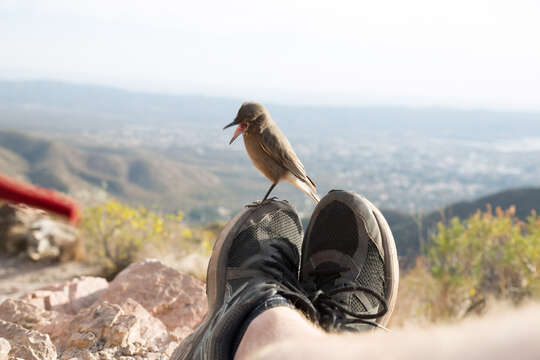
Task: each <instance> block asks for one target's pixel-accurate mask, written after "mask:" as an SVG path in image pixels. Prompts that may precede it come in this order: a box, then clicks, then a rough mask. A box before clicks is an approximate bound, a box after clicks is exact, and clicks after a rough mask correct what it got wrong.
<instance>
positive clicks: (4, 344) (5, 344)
mask: <svg viewBox="0 0 540 360" xmlns="http://www.w3.org/2000/svg"><path fill="white" fill-rule="evenodd" d="M10 350H11V345H9V341H7V340H6V339H4V338H0V360H8V354H9V351H10Z"/></svg>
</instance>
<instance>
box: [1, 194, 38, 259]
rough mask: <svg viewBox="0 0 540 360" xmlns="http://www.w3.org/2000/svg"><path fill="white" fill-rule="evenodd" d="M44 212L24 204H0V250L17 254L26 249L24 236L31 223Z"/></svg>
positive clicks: (25, 236)
mask: <svg viewBox="0 0 540 360" xmlns="http://www.w3.org/2000/svg"><path fill="white" fill-rule="evenodd" d="M45 216H46V213H45V212H44V211H42V210H36V209H33V208H30V207H28V206H25V205H12V204H4V205H2V206H0V250H3V251H5V252H6V253H8V254H12V255H14V254H18V253H20V252H23V251H25V250H26V238H27V234H28V230H29V229H30V226H31V224H32V223H33V222H34V221H36V220H38V219H41V218H43V217H45Z"/></svg>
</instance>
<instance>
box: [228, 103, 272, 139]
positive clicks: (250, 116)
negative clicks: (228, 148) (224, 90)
mask: <svg viewBox="0 0 540 360" xmlns="http://www.w3.org/2000/svg"><path fill="white" fill-rule="evenodd" d="M265 114H267V111H266V108H265V107H264V106H263V105H262V104H259V103H256V102H245V103H243V104H242V106H241V107H240V109H239V110H238V114H237V115H236V118H235V119H234V121H233V122H232V123H230V124H229V125H227V126H225V127H224V128H223V130H225V129H226V128H228V127H231V126H234V125H238V127H237V128H236V131H235V132H234V135H233V137H232V139H231V141H229V145H230V144H232V143H233V141H234V140H236V138H237V137H238V136H240V134H243V133H244V132H245V131H246V130H247V129H248V128H249V126H250V125H252V124H253V123H255V122H257V121H261V120H264V118H265V117H264V115H265Z"/></svg>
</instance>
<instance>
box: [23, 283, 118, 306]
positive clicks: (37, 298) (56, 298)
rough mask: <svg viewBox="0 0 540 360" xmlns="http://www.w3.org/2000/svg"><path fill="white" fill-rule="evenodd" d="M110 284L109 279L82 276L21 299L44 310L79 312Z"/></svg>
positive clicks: (47, 287)
mask: <svg viewBox="0 0 540 360" xmlns="http://www.w3.org/2000/svg"><path fill="white" fill-rule="evenodd" d="M108 286H109V284H108V283H107V280H105V279H103V278H99V277H93V276H82V277H80V278H75V279H73V280H71V281H68V282H65V283H60V284H55V285H49V286H45V287H43V288H41V289H39V290H36V291H32V292H31V293H28V294H26V295H24V296H23V297H22V298H21V299H23V300H24V301H26V302H28V303H30V304H33V305H35V306H37V307H40V308H42V309H44V310H54V311H58V312H63V313H67V314H77V313H78V312H79V311H80V310H81V309H83V308H87V307H89V306H91V305H92V304H93V303H94V302H96V300H98V299H99V297H100V296H101V295H102V293H103V291H104V290H105V289H107V287H108Z"/></svg>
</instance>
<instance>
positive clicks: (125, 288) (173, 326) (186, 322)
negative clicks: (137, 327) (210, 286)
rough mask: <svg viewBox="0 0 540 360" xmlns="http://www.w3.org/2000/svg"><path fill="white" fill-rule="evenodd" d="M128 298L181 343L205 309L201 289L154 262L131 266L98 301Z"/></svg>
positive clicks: (186, 277) (195, 282)
mask: <svg viewBox="0 0 540 360" xmlns="http://www.w3.org/2000/svg"><path fill="white" fill-rule="evenodd" d="M128 297H130V298H132V299H133V300H135V301H136V302H138V303H139V304H141V305H142V306H143V307H144V308H145V309H146V310H148V312H149V313H150V314H151V315H153V316H155V317H157V318H158V319H160V320H161V321H162V322H163V324H165V326H166V327H167V329H168V330H169V332H170V333H171V335H172V336H173V337H174V339H175V340H176V341H181V340H183V339H184V338H185V337H186V336H187V335H189V334H190V333H191V331H193V329H194V328H195V327H196V326H197V325H198V324H199V322H200V321H201V320H202V318H203V316H204V315H205V314H206V311H207V310H208V303H207V300H206V293H205V286H204V283H203V282H202V281H199V280H197V279H195V278H193V277H192V276H189V275H183V274H180V273H179V272H178V271H176V270H174V269H172V268H170V267H167V266H165V265H164V264H163V263H161V262H160V261H157V260H145V261H143V262H138V263H134V264H131V265H130V266H129V267H127V268H126V269H125V270H124V271H122V272H121V273H120V274H118V275H117V277H116V278H115V279H114V280H113V281H112V282H111V283H110V284H109V288H108V289H107V290H106V291H105V292H104V293H103V295H102V297H101V299H100V300H99V301H108V302H110V303H113V304H121V303H123V302H124V300H125V299H126V298H128Z"/></svg>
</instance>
